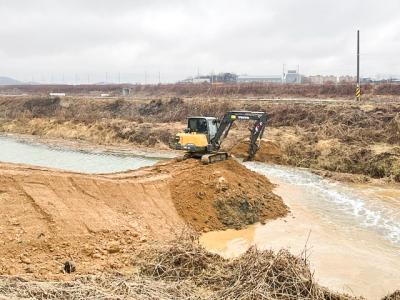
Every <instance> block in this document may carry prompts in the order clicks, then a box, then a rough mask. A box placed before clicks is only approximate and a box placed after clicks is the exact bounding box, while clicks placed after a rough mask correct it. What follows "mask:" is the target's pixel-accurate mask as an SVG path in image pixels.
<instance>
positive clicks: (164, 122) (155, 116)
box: [0, 96, 400, 182]
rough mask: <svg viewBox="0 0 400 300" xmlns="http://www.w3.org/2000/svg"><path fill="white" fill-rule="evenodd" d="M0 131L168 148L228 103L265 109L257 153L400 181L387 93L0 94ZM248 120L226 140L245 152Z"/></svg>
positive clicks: (399, 110)
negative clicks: (288, 97)
mask: <svg viewBox="0 0 400 300" xmlns="http://www.w3.org/2000/svg"><path fill="white" fill-rule="evenodd" d="M0 108H1V110H2V112H3V113H2V115H1V116H0V132H3V133H19V134H30V135H35V136H39V137H45V138H46V139H47V138H50V139H53V138H54V139H58V138H61V139H65V140H77V141H87V142H90V143H93V144H95V145H96V144H98V145H102V146H104V147H110V146H111V147H112V146H114V145H117V146H121V147H128V148H130V147H131V145H132V148H133V147H136V148H148V149H154V150H155V151H161V150H168V149H169V145H170V144H171V143H173V139H174V135H175V133H177V132H180V131H182V129H183V128H184V127H185V119H186V117H187V116H190V115H204V116H222V115H223V114H224V113H225V112H226V111H229V110H265V111H266V112H267V113H268V125H267V131H266V134H265V136H264V140H263V145H262V147H261V150H260V151H259V153H258V155H257V156H256V160H258V161H261V162H274V163H278V164H282V165H290V166H295V167H306V168H310V169H315V170H319V171H321V174H324V173H325V174H326V175H327V176H336V175H335V174H337V173H343V174H346V173H350V174H354V175H355V176H354V177H349V176H336V177H337V178H342V180H343V179H346V178H349V179H350V178H352V180H357V181H361V182H362V181H368V180H369V178H374V179H383V180H385V181H387V182H399V181H400V116H399V114H400V105H399V104H398V102H395V101H391V100H390V101H389V100H382V101H381V102H377V101H373V100H370V101H364V102H363V103H359V102H352V101H343V100H341V101H336V102H335V101H333V100H332V101H329V102H318V103H315V101H312V100H309V101H302V102H296V101H294V102H290V101H285V102H282V101H258V100H238V99H236V100H234V101H233V100H232V101H228V100H227V98H226V97H222V98H220V99H218V98H212V99H211V98H208V99H197V98H195V99H192V98H186V99H184V98H177V97H172V98H168V97H167V98H166V97H164V98H160V99H141V100H138V99H96V98H92V99H91V98H88V97H83V98H79V97H76V98H70V97H65V98H62V99H48V98H44V97H42V98H40V97H36V98H32V97H29V96H27V97H25V98H21V99H20V98H18V99H13V100H12V101H10V100H7V99H3V100H2V99H0ZM247 126H248V124H245V123H239V122H238V123H237V124H235V126H233V128H232V130H231V132H230V134H229V136H228V138H227V139H226V140H225V141H224V143H223V144H222V146H223V148H224V149H225V150H229V151H231V152H233V153H234V154H235V155H237V156H243V155H245V152H246V139H247V138H248V130H247Z"/></svg>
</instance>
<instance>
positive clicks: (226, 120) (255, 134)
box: [211, 111, 267, 160]
mask: <svg viewBox="0 0 400 300" xmlns="http://www.w3.org/2000/svg"><path fill="white" fill-rule="evenodd" d="M236 120H239V121H241V120H254V121H255V122H254V124H253V127H252V128H250V144H249V149H248V157H247V160H251V159H253V157H254V155H255V154H256V152H257V150H258V148H259V145H258V144H257V140H258V139H260V140H261V138H262V136H263V133H264V130H265V126H266V122H267V114H266V113H265V112H254V111H230V112H227V113H226V114H225V115H224V117H223V118H222V120H221V122H220V124H219V127H218V130H217V133H216V134H215V136H214V138H213V139H212V140H211V146H212V148H213V149H212V150H214V151H218V150H219V148H220V147H221V143H222V141H223V140H224V138H226V136H227V135H228V133H229V130H230V129H231V127H232V125H233V123H234V122H235V121H236Z"/></svg>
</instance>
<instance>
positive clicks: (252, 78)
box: [237, 75, 282, 83]
mask: <svg viewBox="0 0 400 300" xmlns="http://www.w3.org/2000/svg"><path fill="white" fill-rule="evenodd" d="M237 82H268V83H282V76H280V75H239V76H238V78H237Z"/></svg>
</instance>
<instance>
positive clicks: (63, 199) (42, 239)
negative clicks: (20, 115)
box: [0, 160, 287, 278]
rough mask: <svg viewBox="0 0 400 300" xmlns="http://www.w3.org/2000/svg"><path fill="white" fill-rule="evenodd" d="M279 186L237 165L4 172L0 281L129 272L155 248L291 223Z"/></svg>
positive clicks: (7, 167)
mask: <svg viewBox="0 0 400 300" xmlns="http://www.w3.org/2000/svg"><path fill="white" fill-rule="evenodd" d="M272 187H273V186H272V184H271V183H270V182H269V181H268V180H267V179H266V178H264V177H262V176H260V175H257V174H256V173H253V172H251V171H249V170H247V169H246V168H244V167H243V166H241V165H240V164H239V163H238V162H236V161H234V160H229V161H225V162H221V163H217V164H213V165H209V166H204V165H202V164H201V163H200V162H199V161H198V160H187V161H183V162H175V161H169V162H165V163H160V164H158V165H156V166H153V167H148V168H143V169H139V170H136V171H129V172H122V173H115V174H108V175H89V174H79V173H72V172H63V171H59V170H51V169H44V168H34V167H28V166H23V165H14V164H0V207H1V210H0V275H1V274H7V275H15V274H32V276H34V277H38V278H59V277H62V278H63V277H64V276H65V275H64V274H63V273H62V268H63V265H64V263H65V262H66V261H74V263H75V264H76V274H87V273H93V272H94V273H95V272H98V271H102V272H103V271H107V270H120V271H123V270H129V269H131V268H132V261H133V260H135V258H136V257H138V256H140V254H141V253H142V252H143V251H146V247H147V246H148V245H149V244H151V243H153V242H157V243H158V242H160V241H164V242H165V241H168V240H171V239H174V238H176V235H177V234H180V233H181V232H182V230H188V229H187V224H189V225H192V227H193V228H194V229H196V230H205V229H208V230H214V229H222V228H241V227H243V226H244V225H246V224H252V223H254V222H258V221H264V220H266V219H272V218H276V217H280V216H283V215H285V214H286V213H287V208H286V206H285V205H284V204H283V202H282V200H281V199H280V198H279V197H278V196H276V195H274V194H272V192H271V190H272Z"/></svg>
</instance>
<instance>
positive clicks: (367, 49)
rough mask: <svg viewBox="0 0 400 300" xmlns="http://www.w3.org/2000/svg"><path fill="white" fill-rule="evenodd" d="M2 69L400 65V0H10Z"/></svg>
mask: <svg viewBox="0 0 400 300" xmlns="http://www.w3.org/2000/svg"><path fill="white" fill-rule="evenodd" d="M0 20H1V26H0V76H1V75H3V76H11V77H14V78H17V79H20V80H28V81H29V80H32V79H33V80H34V81H38V82H51V81H52V82H61V81H65V82H74V81H77V82H82V83H85V82H87V81H90V82H98V81H105V80H106V78H107V79H108V80H109V81H114V82H118V81H119V80H120V81H122V82H128V81H129V82H144V80H145V79H146V80H147V82H158V77H159V74H160V76H161V81H163V82H167V81H175V80H178V79H182V78H185V77H188V76H192V75H195V74H197V72H198V71H199V72H200V73H203V74H204V73H210V72H215V73H217V72H222V71H227V72H235V73H238V74H250V75H266V74H268V75H271V74H281V72H282V65H283V64H284V63H285V64H286V66H287V68H297V65H299V66H300V72H301V73H304V74H325V75H327V74H334V75H341V74H354V73H355V49H356V44H355V42H356V30H357V29H360V31H361V61H362V68H361V73H362V75H364V76H375V75H376V74H400V55H399V54H400V1H399V0H385V1H376V0H363V1H358V0H357V1H356V0H347V1H345V0H341V1H339V0H337V1H321V0H301V1H300V0H286V1H285V0H279V1H278V0H248V1H244V0H241V1H236V0H211V1H208V0H197V1H194V0H193V1H191V0H181V1H175V0H168V1H167V0H164V1H162V0H160V1H157V0H155V1H152V0H114V1H111V0H108V1H104V0H68V1H67V0H64V1H61V0H35V1H31V0H0Z"/></svg>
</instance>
